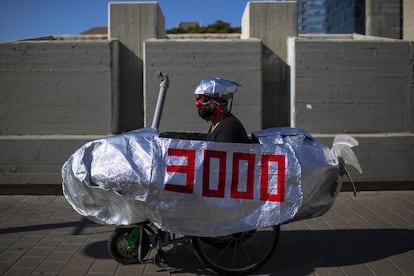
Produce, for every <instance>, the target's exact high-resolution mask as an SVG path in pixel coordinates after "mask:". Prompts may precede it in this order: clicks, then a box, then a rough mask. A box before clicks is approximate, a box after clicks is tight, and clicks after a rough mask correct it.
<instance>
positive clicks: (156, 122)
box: [151, 71, 169, 129]
mask: <svg viewBox="0 0 414 276" xmlns="http://www.w3.org/2000/svg"><path fill="white" fill-rule="evenodd" d="M157 79H158V80H159V81H161V83H160V92H159V94H158V100H157V105H156V106H155V111H154V118H153V119H152V125H151V127H152V128H155V129H158V127H159V126H160V120H161V114H162V109H163V106H164V101H165V96H166V94H167V89H168V84H169V80H168V75H167V74H165V73H162V72H160V71H158V72H157Z"/></svg>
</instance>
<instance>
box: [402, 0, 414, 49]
mask: <svg viewBox="0 0 414 276" xmlns="http://www.w3.org/2000/svg"><path fill="white" fill-rule="evenodd" d="M403 39H404V40H411V41H413V40H414V1H412V0H403Z"/></svg>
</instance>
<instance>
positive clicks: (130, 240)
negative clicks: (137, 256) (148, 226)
mask: <svg viewBox="0 0 414 276" xmlns="http://www.w3.org/2000/svg"><path fill="white" fill-rule="evenodd" d="M139 230H140V229H139V227H134V228H133V229H132V231H131V232H130V233H129V234H128V237H127V240H126V242H125V248H126V250H133V249H135V248H137V240H138V238H139V234H140V231H139Z"/></svg>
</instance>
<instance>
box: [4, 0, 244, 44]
mask: <svg viewBox="0 0 414 276" xmlns="http://www.w3.org/2000/svg"><path fill="white" fill-rule="evenodd" d="M109 2H137V1H128V0H0V41H9V40H16V39H25V38H33V37H39V36H46V35H67V34H69V35H70V34H79V33H82V32H84V31H86V30H88V29H90V28H92V27H102V26H108V3H109ZM140 2H155V1H145V0H144V1H140ZM156 2H158V3H159V5H160V7H161V10H162V12H163V14H164V18H165V28H166V29H167V30H168V29H171V28H175V27H177V23H178V22H186V21H197V22H200V23H201V25H202V26H207V25H209V24H213V23H214V22H216V21H217V20H222V21H225V22H227V23H230V25H231V26H232V27H240V26H241V17H242V14H243V12H244V9H245V7H246V4H247V2H248V0H158V1H156Z"/></svg>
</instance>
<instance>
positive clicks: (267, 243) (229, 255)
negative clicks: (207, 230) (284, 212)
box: [192, 225, 280, 274]
mask: <svg viewBox="0 0 414 276" xmlns="http://www.w3.org/2000/svg"><path fill="white" fill-rule="evenodd" d="M279 232H280V226H279V225H276V226H273V227H267V228H263V229H258V230H256V231H247V232H240V233H235V234H231V235H227V236H222V237H211V238H210V237H209V238H205V237H193V238H192V242H193V248H194V252H195V254H196V255H197V257H198V258H199V259H200V260H201V261H202V262H203V263H204V264H206V265H207V266H208V267H210V268H211V269H213V270H215V271H216V272H218V273H221V274H244V273H249V272H252V271H254V270H256V269H258V268H260V267H261V266H262V265H264V264H265V263H266V262H267V261H268V260H269V258H270V257H271V256H272V254H273V251H274V250H275V248H276V245H277V242H278V240H279Z"/></svg>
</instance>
